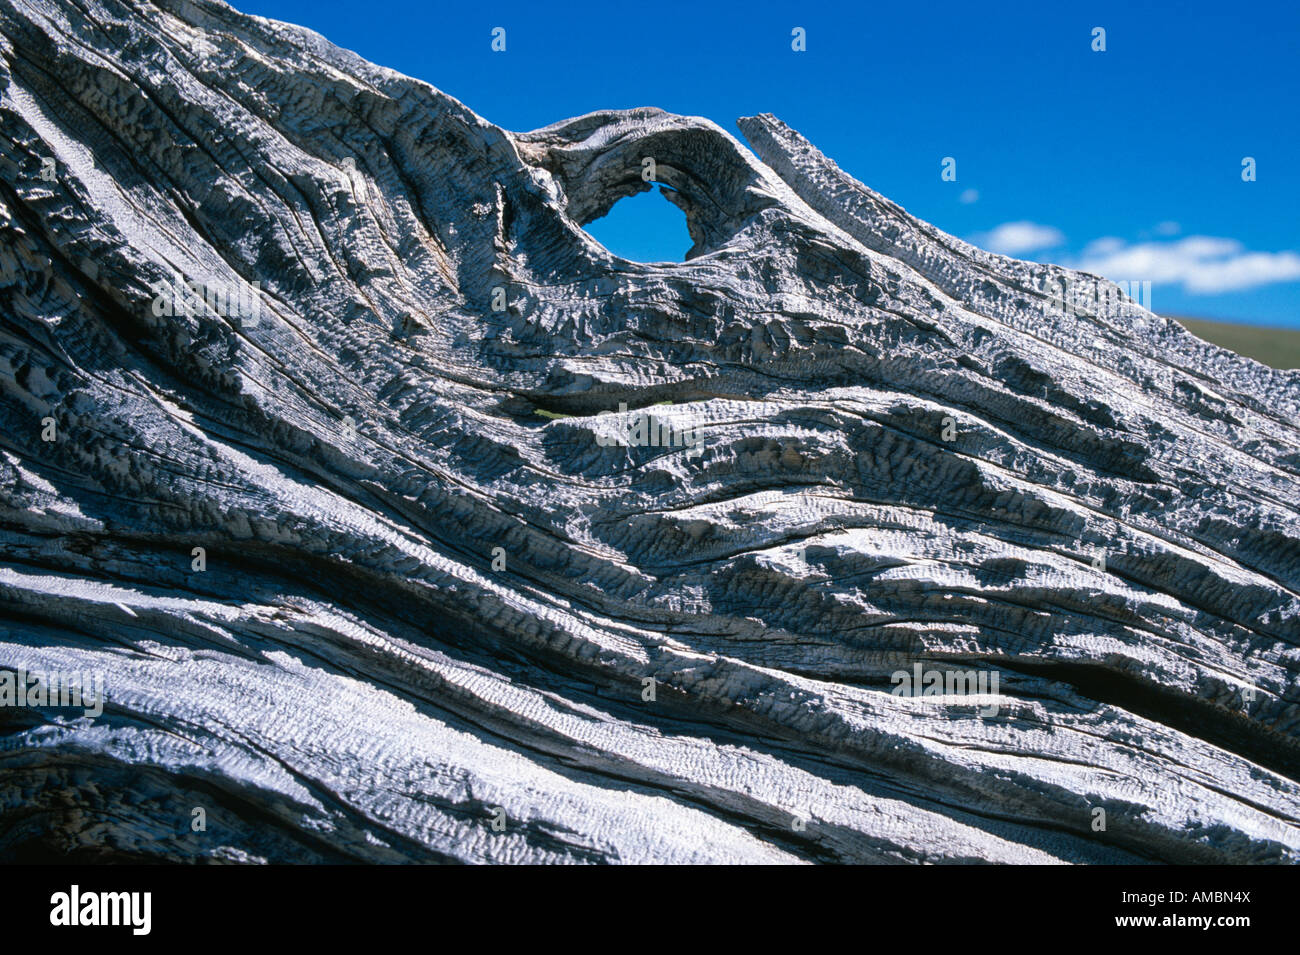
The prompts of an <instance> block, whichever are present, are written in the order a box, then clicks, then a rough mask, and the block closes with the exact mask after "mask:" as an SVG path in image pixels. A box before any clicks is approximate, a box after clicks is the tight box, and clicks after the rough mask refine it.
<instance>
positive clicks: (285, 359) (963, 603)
mask: <svg viewBox="0 0 1300 955" xmlns="http://www.w3.org/2000/svg"><path fill="white" fill-rule="evenodd" d="M485 43H486V39H485ZM507 55H508V54H507ZM521 95H526V93H521ZM846 121H848V118H847V117H846ZM0 123H2V124H3V136H0V423H2V424H3V427H2V429H0V607H2V609H0V614H2V615H3V620H4V623H3V626H4V632H3V637H2V638H0V665H2V666H3V667H5V668H7V669H11V670H13V669H17V668H25V669H26V670H28V671H30V672H42V671H50V670H67V671H71V670H79V671H93V672H99V673H102V674H103V675H104V678H105V681H106V703H105V711H104V714H103V715H102V716H101V717H99V718H97V719H90V718H83V717H81V716H80V714H79V713H76V712H68V711H67V710H62V709H55V708H47V709H39V710H38V709H30V708H29V709H20V708H9V709H6V710H2V711H0V720H3V724H0V725H3V736H2V737H0V740H2V741H0V806H2V807H3V808H2V809H0V813H2V818H3V822H2V824H0V855H21V854H23V853H30V852H33V851H36V849H35V848H34V847H37V848H42V849H43V850H45V851H49V852H52V853H73V854H75V855H77V856H78V857H83V858H91V859H106V860H108V859H112V860H124V859H133V858H135V859H150V860H154V859H170V860H189V859H217V860H230V861H255V860H269V861H321V860H340V859H343V860H368V861H403V860H415V861H440V860H446V861H465V862H652V861H653V862H802V861H849V862H959V861H989V862H1068V863H1088V862H1134V861H1148V860H1160V861H1168V862H1203V861H1211V862H1295V861H1297V854H1298V853H1300V829H1298V828H1297V819H1298V818H1300V787H1298V786H1297V782H1296V780H1297V779H1300V775H1298V773H1300V745H1298V741H1297V714H1298V713H1300V709H1298V707H1297V701H1298V700H1300V688H1298V686H1297V675H1296V671H1297V665H1298V663H1300V650H1298V649H1297V642H1298V638H1300V626H1297V613H1298V612H1300V602H1298V601H1297V587H1298V584H1300V544H1298V543H1297V538H1298V533H1297V532H1298V529H1300V520H1298V515H1300V490H1298V487H1297V475H1298V473H1300V434H1298V433H1297V429H1296V426H1295V422H1296V420H1297V411H1298V409H1300V376H1297V375H1296V374H1295V373H1289V372H1279V371H1273V370H1270V369H1267V368H1265V367H1263V366H1261V365H1259V364H1257V363H1255V362H1253V361H1249V360H1247V359H1243V358H1240V357H1238V356H1236V355H1233V354H1231V353H1229V352H1227V351H1225V350H1223V349H1220V348H1217V347H1215V346H1213V345H1209V344H1206V343H1205V342H1202V341H1200V340H1198V339H1196V338H1194V337H1193V336H1192V335H1190V334H1189V333H1187V332H1186V331H1184V330H1183V329H1182V328H1181V327H1180V326H1178V325H1177V324H1175V323H1174V322H1172V321H1170V320H1168V319H1164V318H1161V317H1158V316H1156V315H1153V314H1151V313H1149V312H1147V311H1145V310H1143V309H1142V308H1140V307H1139V306H1138V305H1137V304H1135V303H1134V302H1132V301H1131V300H1128V299H1127V298H1125V297H1123V296H1120V295H1118V294H1117V290H1116V289H1115V287H1114V286H1112V285H1111V284H1110V283H1108V282H1105V281H1104V280H1101V279H1097V278H1095V277H1093V276H1088V275H1084V274H1080V273H1073V272H1069V271H1067V270H1063V269H1060V268H1056V267H1054V266H1046V265H1037V264H1033V263H1027V262H1019V261H1014V260H1012V259H1008V258H1005V257H1002V256H998V255H993V254H990V253H986V252H983V251H980V250H978V249H976V248H973V247H972V246H970V245H968V244H966V243H964V242H961V241H959V240H957V239H955V238H953V237H951V236H948V235H946V234H944V233H943V232H941V231H939V230H938V229H935V228H934V227H932V226H930V225H928V224H926V223H924V222H921V221H918V220H917V219H915V218H913V217H911V216H909V215H908V214H907V213H906V212H904V211H903V210H902V209H901V208H899V207H898V206H896V205H895V204H893V203H892V202H890V201H889V200H887V199H885V198H884V197H882V196H880V195H878V194H877V193H875V192H873V191H872V190H870V189H869V188H867V187H866V186H864V185H862V184H861V183H858V182H857V181H855V180H854V179H852V178H851V177H850V176H848V175H847V174H845V173H844V172H843V171H841V170H840V169H839V168H838V167H837V166H836V165H835V164H834V163H833V162H832V161H831V160H829V159H827V158H826V157H825V156H823V155H822V154H821V153H820V152H818V151H817V149H816V148H814V147H813V146H812V145H811V144H810V143H808V142H807V141H806V140H804V139H803V138H802V137H801V136H800V135H799V134H798V133H796V132H794V131H793V130H791V129H790V128H788V127H787V126H785V125H784V124H783V123H782V122H780V121H779V120H778V119H776V118H775V117H772V116H768V115H762V116H755V117H750V118H747V119H742V120H741V121H740V129H741V132H742V133H743V134H744V136H745V138H746V139H747V140H748V143H749V148H746V146H744V145H741V144H740V143H739V142H738V141H737V140H736V139H735V138H733V137H732V136H731V135H729V134H728V133H727V132H725V131H724V130H722V129H721V128H719V127H718V126H717V125H715V124H714V123H712V122H710V121H708V120H705V119H701V118H697V117H687V116H675V115H672V114H668V113H664V112H661V111H659V110H654V109H638V110H630V111H610V112H602V113H594V114H590V115H587V116H582V117H578V118H576V119H571V120H566V121H564V122H560V123H557V124H555V125H553V126H550V127H547V128H545V129H540V130H536V131H533V132H530V133H522V134H520V133H512V132H508V131H506V130H503V129H500V128H498V127H496V126H494V125H492V124H491V123H490V122H488V121H487V120H485V119H483V118H480V117H478V116H476V115H475V114H474V113H473V112H471V111H470V110H469V109H467V108H466V107H465V106H463V105H461V104H460V103H458V102H456V101H455V100H453V99H451V98H450V97H448V96H446V95H444V94H442V93H440V92H439V91H437V90H436V89H433V88H432V87H430V86H428V85H426V84H425V83H422V82H418V81H415V80H412V79H410V78H407V77H404V76H401V75H399V74H397V73H394V72H392V71H389V70H386V69H382V68H380V67H377V66H373V65H371V64H369V63H366V62H364V61H362V60H361V59H360V58H358V57H357V56H355V55H353V54H351V53H348V52H346V51H343V50H340V49H338V48H336V47H334V46H332V45H330V44H329V43H327V42H326V41H324V40H323V39H322V38H320V37H319V36H317V35H316V34H314V33H311V32H310V31H307V30H304V29H300V28H297V27H293V26H289V25H286V24H281V23H275V22H272V21H268V20H264V19H260V18H256V17H249V16H244V15H241V14H239V13H237V12H235V11H234V10H232V9H231V8H229V7H227V6H225V5H223V4H221V3H216V2H210V0H199V2H189V0H161V2H157V3H145V2H142V0H130V2H118V0H78V2H73V0H0ZM751 148H752V149H753V150H754V151H753V152H751V151H750V149H751ZM647 157H649V158H652V159H653V160H654V164H655V176H654V178H655V179H656V180H657V181H658V182H660V183H662V184H664V185H666V186H667V187H669V188H668V189H667V190H665V194H666V195H667V196H668V197H669V198H670V199H671V200H672V201H674V202H675V203H677V204H678V205H679V206H680V207H681V208H682V209H683V211H684V212H685V214H686V217H687V220H688V223H689V226H690V230H691V236H692V239H693V241H694V246H693V248H692V250H691V253H690V255H689V257H688V259H687V261H686V262H684V263H660V264H642V263H635V262H629V261H626V260H623V259H621V258H618V257H616V256H614V255H612V254H610V253H609V252H608V251H607V250H605V249H604V248H603V247H602V246H601V245H600V244H599V243H597V242H596V241H594V240H593V239H592V238H591V237H590V236H589V235H588V234H587V233H586V232H585V231H584V230H583V228H582V225H583V224H584V223H586V222H589V221H591V220H592V219H593V218H595V217H598V216H600V215H603V214H604V213H605V212H606V211H608V209H609V208H610V207H611V206H612V204H613V203H614V202H615V201H616V200H617V199H618V198H620V197H622V196H625V195H631V194H634V193H636V192H638V191H641V190H644V189H645V188H648V184H647V183H646V182H645V181H644V180H643V178H642V170H643V169H644V168H645V166H644V164H643V160H644V159H646V158H647ZM48 159H53V160H54V164H53V167H52V168H53V170H54V171H55V173H56V174H55V175H54V176H53V177H52V178H47V177H46V176H43V175H42V168H46V169H49V168H51V167H50V166H48V165H47V164H45V162H44V161H45V160H48ZM178 276H181V277H183V278H184V279H189V280H193V281H197V282H201V283H204V284H205V285H209V286H217V287H224V288H235V287H241V286H249V287H251V284H252V283H258V290H257V301H258V303H259V308H258V314H257V321H256V322H255V323H254V322H253V321H251V320H249V317H248V316H245V317H243V318H241V317H240V316H235V315H227V316H223V315H221V314H218V313H216V312H214V311H208V312H206V313H203V314H196V315H192V316H187V315H184V314H181V315H172V316H166V315H162V316H160V315H157V314H155V311H156V309H155V308H154V304H155V298H156V295H157V294H158V293H157V290H158V288H159V287H160V283H172V282H174V281H176V280H177V277H178ZM494 299H495V301H494ZM494 304H495V305H504V309H503V310H496V309H494ZM1063 306H1064V307H1063ZM660 402H672V404H671V405H660V404H657V403H660ZM620 404H625V405H626V406H627V409H628V410H627V411H626V412H625V413H622V414H618V413H617V409H618V408H619V406H620ZM651 406H655V407H654V408H653V413H654V414H655V415H657V416H659V417H660V418H662V419H663V420H671V421H672V422H675V425H676V426H680V427H681V428H684V429H690V430H691V433H692V434H696V435H698V438H699V444H698V446H694V447H686V446H669V447H662V446H649V447H647V446H623V445H620V444H617V443H611V442H609V441H608V439H609V437H610V435H612V434H615V433H617V429H619V428H625V427H626V426H627V425H628V424H629V422H630V421H632V419H634V418H635V417H636V416H637V415H638V414H643V413H645V412H646V409H649V408H651ZM539 411H541V412H547V414H539V413H538V412H539ZM611 412H612V413H611ZM49 418H52V419H54V422H55V434H56V437H55V439H54V440H52V441H47V440H44V439H43V437H42V433H43V422H45V421H46V419H49ZM598 438H601V439H602V440H599V441H598V440H597V439H598ZM200 547H201V548H203V549H204V553H205V559H206V569H204V570H202V571H196V570H194V569H193V566H194V558H193V552H194V548H200ZM495 548H501V551H498V552H496V553H497V555H499V556H503V557H504V561H505V567H504V569H498V570H494V569H493V562H494V549H495ZM1103 565H1104V569H1103ZM498 566H499V563H498ZM917 663H920V664H922V666H923V667H924V668H928V669H936V668H937V669H945V668H958V669H961V670H977V671H980V672H989V673H996V674H998V676H999V677H1000V692H1001V694H1002V696H1003V699H1002V700H1001V702H1000V704H999V708H998V712H997V715H994V716H988V715H984V716H982V715H980V712H979V710H978V709H977V707H980V706H984V707H987V706H988V705H989V700H988V699H987V698H986V697H980V698H971V697H969V696H939V697H933V696H915V697H907V696H901V695H895V694H894V693H892V692H891V690H892V689H893V688H894V684H893V682H892V680H891V675H892V674H894V673H895V672H896V671H900V670H901V671H909V672H910V671H911V670H912V668H913V667H914V666H915V665H916V664H917ZM648 681H653V683H650V682H648ZM647 686H650V687H653V689H654V697H655V698H654V699H653V700H647V699H644V698H643V697H644V696H645V695H647V694H648V693H649V690H648V689H647ZM200 807H201V808H203V809H204V811H205V814H206V821H207V829H206V831H201V832H199V831H194V829H193V827H192V826H191V820H192V817H193V810H194V809H195V808H200ZM1097 809H1102V810H1104V812H1105V821H1106V826H1105V829H1104V831H1103V830H1098V829H1096V828H1094V827H1095V824H1096V820H1097V819H1098V814H1097V813H1096V812H1095V810H1097ZM494 821H496V822H497V823H498V825H497V826H496V827H494V825H493V822H494Z"/></svg>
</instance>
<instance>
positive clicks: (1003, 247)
mask: <svg viewBox="0 0 1300 955" xmlns="http://www.w3.org/2000/svg"><path fill="white" fill-rule="evenodd" d="M972 241H973V242H974V243H975V244H976V245H979V246H983V247H984V248H986V249H988V250H989V251H991V252H1001V253H1002V254H1003V255H1020V254H1022V253H1025V252H1034V251H1037V250H1039V249H1053V248H1056V247H1057V246H1058V245H1063V244H1064V243H1065V236H1064V235H1063V234H1062V233H1061V230H1059V229H1053V228H1052V227H1051V226H1047V225H1039V224H1038V223H1036V222H1004V223H1002V225H1000V226H998V227H997V228H996V229H994V230H993V231H991V232H981V233H980V234H979V235H977V236H975V237H974V238H973V240H972Z"/></svg>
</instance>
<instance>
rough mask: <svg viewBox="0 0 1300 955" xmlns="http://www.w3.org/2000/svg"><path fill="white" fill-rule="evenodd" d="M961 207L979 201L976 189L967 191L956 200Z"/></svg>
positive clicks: (978, 192) (978, 193)
mask: <svg viewBox="0 0 1300 955" xmlns="http://www.w3.org/2000/svg"><path fill="white" fill-rule="evenodd" d="M957 201H958V202H960V203H961V204H962V205H963V206H968V205H970V204H971V203H972V202H979V201H980V191H979V190H978V189H967V190H966V191H965V192H963V193H962V194H961V196H960V197H958V199H957Z"/></svg>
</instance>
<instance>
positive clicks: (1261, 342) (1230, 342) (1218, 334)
mask: <svg viewBox="0 0 1300 955" xmlns="http://www.w3.org/2000/svg"><path fill="white" fill-rule="evenodd" d="M1170 318H1173V319H1174V320H1175V321H1177V322H1178V324H1179V325H1182V326H1183V328H1185V329H1187V330H1188V331H1189V332H1191V333H1192V334H1193V335H1195V336H1196V337H1197V338H1203V339H1205V340H1206V341H1207V342H1213V343H1214V344H1216V345H1222V346H1223V347H1224V348H1230V349H1231V350H1232V351H1235V352H1236V353H1237V354H1238V355H1245V356H1246V357H1247V358H1253V359H1255V360H1256V361H1258V362H1262V363H1264V364H1265V365H1272V366H1273V367H1274V368H1300V330H1297V329H1292V328H1265V327H1262V326H1259V325H1233V324H1231V323H1230V322H1210V321H1206V320H1205V319H1202V318H1179V317H1178V316H1176V315H1171V316H1170Z"/></svg>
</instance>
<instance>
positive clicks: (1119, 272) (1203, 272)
mask: <svg viewBox="0 0 1300 955" xmlns="http://www.w3.org/2000/svg"><path fill="white" fill-rule="evenodd" d="M1069 264H1070V265H1072V266H1073V267H1074V268H1077V269H1082V270H1083V271H1085V272H1095V273H1096V274H1098V275H1104V276H1105V277H1106V278H1109V279H1112V280H1114V281H1142V282H1147V281H1150V282H1153V283H1162V284H1170V285H1181V286H1182V287H1183V290H1184V291H1185V292H1188V293H1191V294H1200V295H1206V294H1214V293H1217V292H1232V291H1238V290H1240V289H1247V288H1254V287H1256V286H1258V285H1267V284H1269V283H1271V282H1289V281H1294V280H1296V279H1300V253H1296V252H1291V251H1286V252H1250V251H1247V250H1246V248H1245V247H1244V246H1243V245H1242V244H1241V243H1240V242H1238V241H1236V240H1235V239H1221V238H1215V237H1213V236H1204V235H1194V236H1188V237H1187V238H1185V239H1179V240H1177V241H1176V242H1140V243H1137V244H1134V245H1127V244H1125V243H1124V242H1123V241H1122V240H1120V239H1115V238H1113V237H1108V238H1105V239H1098V240H1096V241H1095V242H1091V243H1089V244H1088V246H1087V247H1086V248H1085V249H1084V250H1083V254H1082V256H1080V258H1079V259H1078V260H1077V261H1075V262H1071V263H1069Z"/></svg>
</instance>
